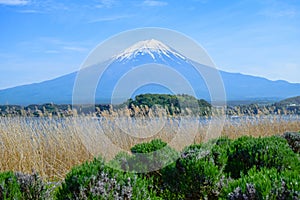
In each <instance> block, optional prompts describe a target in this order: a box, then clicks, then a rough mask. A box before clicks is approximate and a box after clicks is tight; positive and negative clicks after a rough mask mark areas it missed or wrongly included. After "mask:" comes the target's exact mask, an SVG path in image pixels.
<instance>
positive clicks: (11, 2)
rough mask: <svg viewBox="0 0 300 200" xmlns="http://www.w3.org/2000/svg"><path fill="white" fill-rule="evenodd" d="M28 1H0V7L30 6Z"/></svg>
mask: <svg viewBox="0 0 300 200" xmlns="http://www.w3.org/2000/svg"><path fill="white" fill-rule="evenodd" d="M29 3H30V2H29V1H28V0H0V5H1V4H2V5H8V6H24V5H27V4H29Z"/></svg>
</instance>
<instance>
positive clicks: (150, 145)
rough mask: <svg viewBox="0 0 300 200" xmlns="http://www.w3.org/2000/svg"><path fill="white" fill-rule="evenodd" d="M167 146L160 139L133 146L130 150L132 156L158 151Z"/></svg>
mask: <svg viewBox="0 0 300 200" xmlns="http://www.w3.org/2000/svg"><path fill="white" fill-rule="evenodd" d="M165 146H167V143H166V142H163V141H162V140H161V139H154V140H152V141H151V142H146V143H141V144H137V145H135V146H133V147H132V148H131V149H130V150H131V152H132V153H133V154H135V153H150V152H154V151H158V150H160V149H162V148H164V147H165Z"/></svg>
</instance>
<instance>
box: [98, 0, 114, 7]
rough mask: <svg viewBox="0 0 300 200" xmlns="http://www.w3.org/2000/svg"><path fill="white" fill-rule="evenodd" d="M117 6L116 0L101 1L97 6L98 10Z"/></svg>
mask: <svg viewBox="0 0 300 200" xmlns="http://www.w3.org/2000/svg"><path fill="white" fill-rule="evenodd" d="M115 4H116V0H99V1H98V4H97V5H96V7H97V8H110V7H112V6H113V5H115Z"/></svg>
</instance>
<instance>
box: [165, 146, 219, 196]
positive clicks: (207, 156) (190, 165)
mask: <svg viewBox="0 0 300 200" xmlns="http://www.w3.org/2000/svg"><path fill="white" fill-rule="evenodd" d="M210 145H213V144H209V145H207V146H206V145H202V144H195V145H191V146H189V147H187V148H185V150H184V151H183V152H182V153H181V156H180V158H179V159H178V160H177V161H176V164H175V165H171V166H170V167H169V168H166V169H165V171H163V172H164V173H163V180H164V183H165V185H166V189H165V191H171V193H173V195H174V194H176V195H175V196H176V198H175V197H174V199H203V198H209V199H211V198H217V195H218V191H219V188H218V185H217V183H218V182H219V180H220V178H221V177H222V170H220V169H221V168H220V166H221V165H222V162H223V160H222V162H220V166H218V165H216V163H215V161H214V159H213V157H214V156H213V154H212V152H213V151H214V153H215V154H217V153H220V154H218V155H215V156H216V157H217V158H218V159H219V158H221V157H222V156H223V155H221V154H222V153H221V151H219V152H218V150H220V149H217V148H215V149H214V150H212V149H213V148H211V146H210ZM220 160H221V159H219V160H218V161H220ZM167 194H168V193H167Z"/></svg>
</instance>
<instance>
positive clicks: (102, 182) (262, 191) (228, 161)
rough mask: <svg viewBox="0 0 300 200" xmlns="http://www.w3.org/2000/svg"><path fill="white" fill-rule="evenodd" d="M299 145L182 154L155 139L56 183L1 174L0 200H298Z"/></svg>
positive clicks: (284, 139)
mask: <svg viewBox="0 0 300 200" xmlns="http://www.w3.org/2000/svg"><path fill="white" fill-rule="evenodd" d="M299 141H300V133H296V132H295V133H285V134H284V135H282V136H269V137H259V138H254V137H250V136H243V137H240V138H238V139H235V140H231V139H229V138H228V137H220V138H218V139H213V140H210V141H208V142H206V143H201V144H193V145H189V146H187V147H186V148H184V149H183V150H182V151H180V152H178V151H176V150H175V149H173V148H171V147H170V146H168V145H167V143H165V142H163V141H162V140H160V139H154V140H152V141H150V142H147V143H141V144H137V145H135V146H133V147H132V148H131V149H130V152H131V153H124V152H121V153H119V154H117V156H115V158H114V159H112V160H111V161H109V162H106V163H105V162H104V160H103V159H102V158H101V157H98V158H94V159H93V160H92V161H90V162H86V163H83V164H81V165H79V166H76V167H73V168H72V169H71V170H70V171H69V172H68V174H67V175H66V177H65V178H64V180H63V181H62V182H58V183H51V182H45V181H44V180H42V179H41V178H40V177H39V176H38V175H37V174H36V173H33V174H24V173H20V172H15V173H13V172H4V173H0V199H62V200H65V199H299V198H300V184H299V183H300V177H299V173H300V157H299V155H300V154H299V153H300V145H299V144H300V143H299ZM139 171H141V172H143V173H137V172H139Z"/></svg>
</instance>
